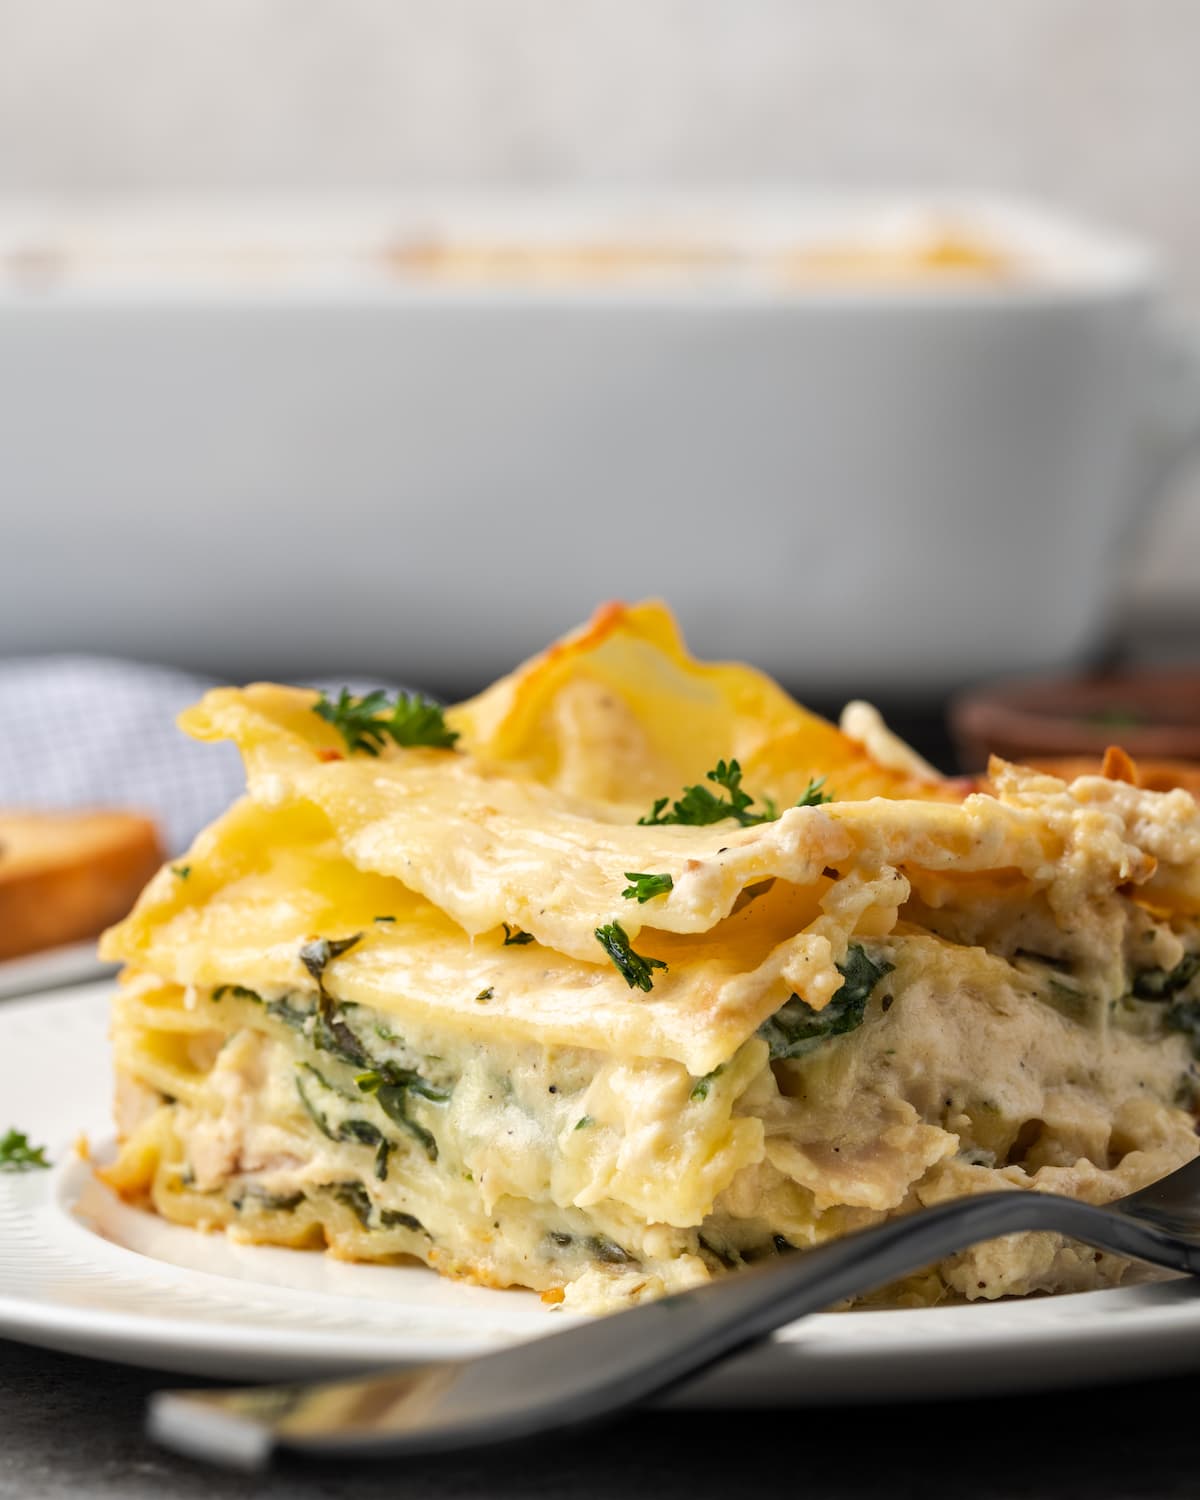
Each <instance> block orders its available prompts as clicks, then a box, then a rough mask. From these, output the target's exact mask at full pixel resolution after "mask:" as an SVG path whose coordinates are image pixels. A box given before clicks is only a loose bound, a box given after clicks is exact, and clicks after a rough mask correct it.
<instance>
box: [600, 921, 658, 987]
mask: <svg viewBox="0 0 1200 1500" xmlns="http://www.w3.org/2000/svg"><path fill="white" fill-rule="evenodd" d="M596 941H597V942H598V943H599V944H600V946H601V947H602V948H603V949H604V951H605V953H607V954H608V956H609V958H611V959H612V961H613V963H614V964H615V965H616V966H617V968H618V969H619V970H620V971H621V975H622V977H623V978H624V980H625V983H626V984H627V985H628V986H629V988H630V989H631V990H632V989H639V990H645V991H646V992H647V993H649V992H650V990H652V989H653V988H654V976H653V974H651V972H650V971H651V969H665V968H666V967H667V966H666V964H665V963H663V961H662V959H661V958H646V957H643V956H642V954H640V953H635V952H634V951H633V949H632V948H631V947H630V946H629V937H628V934H627V933H626V931H625V929H624V928H623V927H622V926H621V924H620V922H609V923H608V925H607V926H605V927H597V928H596Z"/></svg>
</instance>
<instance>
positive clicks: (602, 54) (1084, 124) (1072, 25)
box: [0, 0, 1200, 620]
mask: <svg viewBox="0 0 1200 1500" xmlns="http://www.w3.org/2000/svg"><path fill="white" fill-rule="evenodd" d="M1198 60H1200V5H1198V4H1196V3H1195V0H1153V3H1147V0H1004V3H1003V4H997V5H982V4H974V5H967V4H963V3H962V0H838V3H837V4H816V3H804V0H801V3H796V0H575V3H571V4H562V3H560V0H502V3H495V0H205V3H204V4H203V5H201V6H196V7H186V8H184V7H179V6H172V5H163V4H162V3H161V0H88V3H86V4H79V3H78V0H0V195H5V194H7V195H21V196H25V195H38V196H46V195H50V196H62V197H67V198H72V197H77V196H86V195H106V196H107V195H112V194H130V195H150V196H154V195H159V194H163V193H178V192H185V193H189V194H190V193H208V192H212V193H215V194H219V195H221V196H229V195H231V194H241V193H245V194H260V193H264V192H277V191H284V192H288V193H297V192H300V193H308V192H313V191H331V192H339V193H340V192H346V193H362V192H367V193H372V194H374V193H378V192H381V191H382V192H387V191H389V190H393V189H411V188H443V187H446V186H462V187H474V186H478V185H481V184H482V185H488V186H495V187H503V186H510V185H512V186H521V187H527V188H528V187H545V188H547V189H552V188H554V187H556V186H559V185H572V186H580V185H584V186H587V185H599V186H606V185H610V184H619V185H629V184H633V185H639V186H640V185H650V186H653V185H656V184H667V185H679V186H709V185H714V184H715V185H725V184H739V185H741V184H745V183H747V182H750V183H753V182H758V181H761V182H767V183H772V184H782V185H785V186H786V185H797V186H804V187H812V186H817V187H821V186H827V185H836V186H838V187H843V188H844V187H854V186H858V187H862V188H866V189H877V188H884V189H887V188H901V189H907V188H910V187H916V188H924V189H928V188H962V187H965V188H972V189H977V188H982V189H988V190H999V191H1004V192H1012V193H1016V194H1020V195H1031V196H1033V197H1036V198H1041V199H1046V200H1050V201H1052V202H1054V203H1057V204H1061V205H1064V206H1067V207H1069V208H1072V209H1076V210H1081V211H1083V212H1084V213H1085V214H1087V215H1088V216H1091V217H1094V218H1098V219H1100V220H1102V221H1107V222H1110V223H1113V224H1115V225H1118V226H1121V227H1124V228H1127V229H1129V230H1131V231H1133V232H1134V233H1136V234H1138V235H1140V236H1144V237H1146V238H1147V239H1149V240H1152V241H1153V242H1155V243H1156V244H1157V245H1158V246H1160V247H1161V250H1162V253H1163V255H1164V257H1165V259H1166V261H1167V262H1168V266H1169V270H1170V272H1171V276H1172V280H1173V282H1174V285H1175V287H1176V289H1177V292H1178V296H1179V299H1180V300H1181V301H1182V302H1183V303H1184V304H1185V305H1187V306H1188V307H1189V308H1191V309H1200V117H1198V114H1197V86H1198V83H1197V63H1198ZM1197 559H1200V482H1197V481H1196V480H1195V479H1193V480H1190V481H1188V482H1185V483H1184V484H1183V485H1181V486H1178V487H1177V488H1176V492H1175V493H1174V494H1172V495H1170V496H1169V497H1167V499H1166V500H1165V502H1164V503H1163V505H1162V506H1161V509H1160V512H1159V514H1158V515H1157V516H1156V518H1155V519H1154V522H1153V524H1152V525H1151V526H1150V529H1149V530H1148V532H1146V533H1145V534H1144V536H1143V539H1142V541H1141V543H1140V544H1139V546H1138V548H1137V553H1136V555H1133V556H1131V557H1130V558H1129V564H1128V580H1127V585H1126V596H1125V597H1126V601H1127V605H1128V607H1131V608H1135V609H1136V610H1137V611H1138V614H1139V617H1140V618H1142V619H1143V620H1146V619H1154V620H1162V619H1167V620H1172V619H1174V618H1175V617H1176V616H1177V615H1179V614H1180V613H1184V612H1188V611H1190V606H1191V605H1192V604H1193V603H1194V602H1195V595H1196V592H1197V566H1198V564H1197Z"/></svg>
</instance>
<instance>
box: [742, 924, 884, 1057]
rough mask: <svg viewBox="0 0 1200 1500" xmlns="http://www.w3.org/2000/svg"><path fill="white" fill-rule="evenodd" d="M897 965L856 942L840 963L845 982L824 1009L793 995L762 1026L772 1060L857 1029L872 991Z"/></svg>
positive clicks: (840, 970) (760, 1028) (800, 1055)
mask: <svg viewBox="0 0 1200 1500" xmlns="http://www.w3.org/2000/svg"><path fill="white" fill-rule="evenodd" d="M894 967H895V965H893V964H890V963H888V961H887V960H886V959H882V958H881V959H873V958H871V957H870V955H869V954H868V953H867V951H866V949H865V948H862V947H860V946H859V945H858V944H857V943H852V944H851V946H850V948H849V950H848V951H847V953H846V962H845V963H844V964H838V972H839V973H840V974H841V976H842V979H843V980H844V981H845V982H844V983H843V985H842V987H841V989H840V990H838V992H837V994H836V995H834V996H833V998H832V999H831V1000H830V1002H829V1004H828V1005H827V1006H826V1007H825V1008H824V1010H814V1009H813V1007H812V1006H811V1005H809V1004H808V1003H807V1002H806V1001H804V1000H801V998H800V997H799V995H793V996H792V997H791V999H789V1000H787V1001H785V1003H784V1004H783V1005H782V1006H780V1008H779V1009H778V1010H777V1011H776V1012H775V1014H774V1015H773V1016H770V1017H768V1019H767V1020H765V1021H764V1022H763V1023H762V1025H761V1026H760V1027H759V1028H758V1034H759V1036H760V1037H762V1039H763V1040H764V1041H765V1042H766V1043H767V1045H768V1046H769V1047H770V1049H771V1058H772V1060H773V1061H774V1060H777V1059H779V1058H789V1057H802V1056H803V1055H804V1054H805V1053H806V1052H809V1051H811V1050H812V1048H813V1047H815V1046H816V1045H817V1044H818V1043H820V1042H823V1041H825V1040H826V1038H827V1037H831V1036H842V1035H844V1034H845V1033H846V1032H848V1031H854V1030H856V1029H857V1028H858V1027H859V1026H861V1025H862V1023H863V1018H864V1015H865V1012H866V1008H867V1001H868V1000H869V999H870V997H871V991H872V990H873V989H874V988H875V986H876V985H877V984H878V983H879V981H880V980H881V979H882V978H883V976H884V975H885V974H890V973H891V972H892V969H893V968H894Z"/></svg>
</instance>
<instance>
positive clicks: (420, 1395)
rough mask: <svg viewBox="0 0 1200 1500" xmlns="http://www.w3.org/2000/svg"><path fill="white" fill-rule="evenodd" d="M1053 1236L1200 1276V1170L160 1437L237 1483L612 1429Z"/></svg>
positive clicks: (762, 1278) (717, 1285) (971, 1210)
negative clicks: (991, 1254)
mask: <svg viewBox="0 0 1200 1500" xmlns="http://www.w3.org/2000/svg"><path fill="white" fill-rule="evenodd" d="M1028 1229H1043V1230H1056V1231H1058V1232H1059V1233H1060V1234H1066V1235H1070V1236H1071V1237H1072V1238H1074V1239H1077V1240H1082V1241H1083V1242H1084V1243H1085V1244H1088V1245H1092V1246H1094V1247H1096V1248H1098V1249H1102V1250H1110V1251H1112V1252H1114V1253H1115V1254H1117V1255H1125V1256H1130V1257H1132V1258H1134V1259H1137V1260H1144V1261H1149V1262H1150V1263H1151V1264H1153V1265H1157V1266H1166V1267H1168V1268H1169V1269H1170V1270H1173V1271H1186V1272H1191V1273H1192V1274H1196V1273H1198V1272H1200V1158H1197V1159H1196V1160H1195V1161H1193V1162H1191V1163H1189V1164H1188V1165H1187V1166H1186V1167H1181V1168H1180V1169H1179V1170H1178V1171H1177V1172H1173V1173H1172V1174H1171V1175H1170V1176H1169V1177H1164V1178H1163V1179H1162V1181H1160V1182H1156V1183H1153V1184H1152V1185H1151V1186H1150V1187H1148V1188H1143V1189H1142V1191H1141V1192H1138V1193H1132V1194H1130V1196H1129V1197H1127V1198H1121V1199H1118V1201H1117V1202H1115V1203H1110V1204H1108V1205H1107V1206H1106V1207H1104V1208H1095V1207H1093V1206H1091V1205H1090V1204H1086V1203H1077V1202H1075V1201H1074V1199H1071V1198H1062V1197H1058V1196H1057V1195H1055V1194H1051V1193H1035V1192H1019V1191H1012V1192H1001V1193H983V1194H980V1195H979V1196H977V1197H974V1198H959V1199H956V1200H954V1201H953V1202H950V1203H942V1204H938V1205H937V1206H936V1207H934V1208H928V1209H924V1210H922V1211H921V1212H919V1213H915V1214H911V1215H908V1216H907V1217H904V1218H900V1219H893V1220H891V1221H889V1222H888V1223H886V1224H879V1225H877V1226H876V1227H874V1228H873V1229H864V1230H861V1231H860V1232H859V1233H857V1234H852V1235H847V1236H846V1237H845V1238H844V1239H840V1240H835V1241H833V1242H832V1243H830V1244H827V1245H822V1246H819V1247H818V1248H817V1249H815V1250H808V1251H804V1252H800V1253H796V1254H793V1255H784V1256H781V1257H780V1258H779V1259H778V1260H772V1261H769V1262H766V1263H762V1264H759V1265H756V1266H753V1267H750V1268H748V1269H746V1270H743V1271H738V1272H735V1273H733V1274H732V1275H729V1276H726V1277H722V1278H721V1279H720V1280H718V1281H715V1282H712V1283H710V1284H708V1285H706V1286H702V1287H696V1288H694V1289H693V1290H691V1291H687V1292H680V1293H678V1294H677V1295H676V1296H673V1297H665V1298H663V1299H662V1300H660V1301H657V1302H650V1303H647V1304H645V1305H643V1306H640V1307H635V1308H631V1309H630V1310H629V1311H628V1312H622V1313H616V1314H613V1315H611V1316H609V1317H604V1318H598V1319H596V1320H595V1321H590V1322H588V1323H585V1324H582V1325H576V1326H573V1327H571V1328H566V1329H564V1330H563V1331H562V1332H561V1333H556V1334H551V1335H548V1336H547V1337H545V1338H539V1339H533V1340H531V1341H530V1342H528V1343H524V1344H519V1345H517V1346H516V1347H515V1348H512V1349H504V1350H501V1351H500V1352H499V1353H496V1354H489V1355H485V1356H483V1357H481V1358H478V1359H471V1360H447V1361H445V1362H441V1363H437V1364H425V1365H414V1366H410V1367H408V1368H406V1369H400V1370H396V1371H393V1372H386V1373H383V1374H373V1375H366V1376H363V1377H361V1378H356V1379H349V1380H335V1381H328V1382H323V1383H321V1384H311V1385H284V1386H252V1387H247V1388H245V1389H237V1390H216V1391H160V1392H158V1393H157V1394H156V1395H155V1396H154V1397H153V1398H152V1400H151V1403H150V1413H149V1431H150V1434H151V1436H152V1437H154V1438H155V1439H157V1441H159V1442H160V1443H164V1444H166V1445H167V1446H168V1447H171V1448H175V1449H178V1450H179V1451H180V1452H181V1453H187V1454H189V1455H191V1456H193V1457H198V1458H204V1459H209V1460H211V1461H213V1462H214V1463H219V1464H224V1465H228V1466H231V1467H236V1468H246V1469H254V1468H261V1467H262V1466H263V1465H265V1464H266V1462H267V1460H268V1459H269V1457H270V1455H271V1452H272V1450H273V1449H275V1448H292V1449H302V1450H304V1451H306V1452H309V1453H331V1454H333V1453H336V1454H343V1455H345V1454H354V1455H361V1456H369V1457H381V1456H383V1455H385V1454H386V1455H400V1454H410V1453H435V1452H439V1451H447V1450H460V1449H463V1448H468V1447H479V1446H484V1445H487V1444H492V1443H498V1442H508V1441H512V1440H513V1439H516V1438H524V1437H531V1436H533V1435H535V1434H538V1433H546V1432H551V1431H555V1430H558V1429H562V1428H568V1427H573V1426H578V1425H580V1424H582V1423H585V1422H592V1421H595V1420H596V1419H598V1418H601V1417H606V1416H611V1415H612V1414H613V1413H615V1412H617V1411H620V1410H621V1409H622V1408H623V1407H628V1406H632V1405H634V1404H635V1403H636V1402H639V1401H642V1400H645V1399H646V1398H647V1397H649V1396H654V1395H658V1394H660V1393H661V1392H663V1391H664V1390H666V1389H667V1388H668V1387H670V1386H673V1385H676V1384H678V1383H680V1382H681V1381H684V1380H686V1379H688V1378H689V1377H691V1376H693V1375H696V1374H698V1373H699V1372H700V1371H701V1370H703V1369H705V1368H706V1367H707V1366H709V1365H711V1364H714V1363H715V1362H716V1361H717V1360H719V1359H723V1358H724V1357H725V1356H726V1355H728V1354H731V1353H733V1352H734V1351H735V1350H737V1349H740V1348H742V1347H743V1346H744V1345H746V1344H750V1343H752V1342H754V1341H755V1340H756V1339H760V1338H763V1337H765V1336H766V1335H767V1334H769V1333H771V1332H773V1331H774V1330H775V1329H777V1328H779V1327H781V1326H782V1325H783V1324H785V1323H790V1322H791V1321H792V1320H793V1319H795V1318H800V1317H803V1316H804V1315H805V1314H806V1313H810V1312H816V1311H818V1310H819V1309H820V1308H823V1307H828V1306H829V1305H830V1304H831V1303H834V1302H838V1301H840V1300H841V1299H842V1298H843V1297H849V1296H853V1295H859V1294H862V1293H864V1292H869V1291H872V1290H874V1289H875V1288H876V1287H880V1286H883V1285H886V1283H887V1282H889V1281H894V1280H895V1279H896V1278H897V1277H900V1276H906V1275H908V1274H910V1273H911V1272H913V1271H918V1270H920V1269H921V1268H922V1267H924V1266H928V1265H930V1264H931V1263H932V1262H934V1261H936V1260H940V1259H941V1258H942V1257H943V1256H946V1255H953V1254H955V1253H956V1252H958V1251H960V1250H965V1249H967V1248H968V1247H969V1246H971V1245H975V1244H978V1243H980V1242H981V1241H983V1240H990V1239H994V1238H996V1237H997V1236H998V1235H1004V1234H1013V1233H1015V1232H1016V1231H1018V1230H1028Z"/></svg>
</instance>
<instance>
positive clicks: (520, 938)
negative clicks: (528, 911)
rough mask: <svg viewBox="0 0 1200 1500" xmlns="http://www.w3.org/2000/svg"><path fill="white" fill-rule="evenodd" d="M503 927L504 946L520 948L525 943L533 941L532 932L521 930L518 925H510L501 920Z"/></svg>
mask: <svg viewBox="0 0 1200 1500" xmlns="http://www.w3.org/2000/svg"><path fill="white" fill-rule="evenodd" d="M500 925H501V927H503V928H504V946H505V947H506V948H520V947H522V946H523V945H524V944H525V943H532V942H533V940H534V939H533V933H532V932H522V931H521V929H520V928H519V927H510V926H509V925H508V923H507V922H501V923H500Z"/></svg>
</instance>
